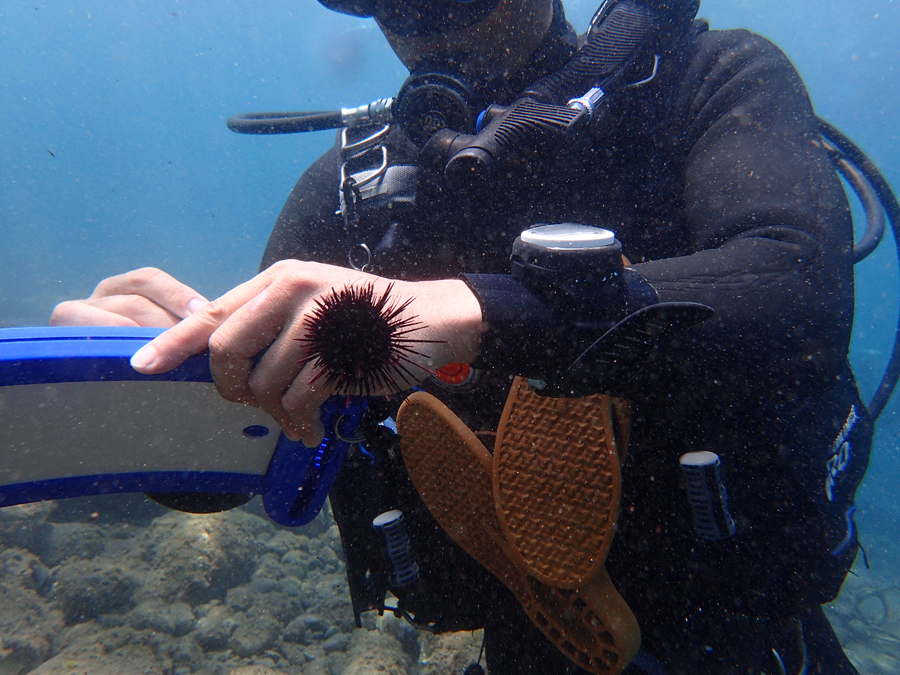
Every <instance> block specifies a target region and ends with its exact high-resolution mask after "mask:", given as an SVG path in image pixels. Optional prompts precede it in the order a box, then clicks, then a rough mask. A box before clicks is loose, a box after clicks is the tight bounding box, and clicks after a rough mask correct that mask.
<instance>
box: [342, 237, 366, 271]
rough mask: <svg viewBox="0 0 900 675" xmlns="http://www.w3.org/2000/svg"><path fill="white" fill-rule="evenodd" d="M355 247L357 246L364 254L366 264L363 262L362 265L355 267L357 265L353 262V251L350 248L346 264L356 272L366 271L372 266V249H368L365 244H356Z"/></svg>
mask: <svg viewBox="0 0 900 675" xmlns="http://www.w3.org/2000/svg"><path fill="white" fill-rule="evenodd" d="M357 246H359V247H360V248H362V249H363V250H364V251H365V252H366V262H364V263H363V264H362V265H359V266H357V264H356V263H355V262H353V249H352V248H351V249H350V250H349V251H347V262H349V263H350V267H352V268H353V269H355V270H356V271H357V272H365V271H366V270H367V269H368V267H369V265H371V264H372V249H370V248H369V246H368V245H367V244H365V243H362V244H357Z"/></svg>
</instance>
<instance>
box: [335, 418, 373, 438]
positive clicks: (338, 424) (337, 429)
mask: <svg viewBox="0 0 900 675" xmlns="http://www.w3.org/2000/svg"><path fill="white" fill-rule="evenodd" d="M345 417H347V416H346V415H338V417H337V419H336V420H335V421H334V435H335V436H337V437H338V439H339V440H341V441H343V442H344V443H350V444H353V443H360V442H362V441H364V440H365V438H366V437H365V436H363V435H362V434H357V435H356V436H344V434H342V433H341V422H342V421H343V420H344V418H345Z"/></svg>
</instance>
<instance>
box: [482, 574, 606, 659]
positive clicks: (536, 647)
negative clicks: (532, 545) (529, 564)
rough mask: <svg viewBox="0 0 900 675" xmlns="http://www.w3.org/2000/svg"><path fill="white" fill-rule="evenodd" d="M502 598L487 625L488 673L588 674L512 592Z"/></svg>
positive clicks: (485, 639)
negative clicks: (544, 629)
mask: <svg viewBox="0 0 900 675" xmlns="http://www.w3.org/2000/svg"><path fill="white" fill-rule="evenodd" d="M504 590H505V589H504ZM503 598H504V599H503V600H502V601H500V602H498V603H497V604H496V605H495V606H494V607H492V611H491V618H490V621H489V622H488V624H487V625H486V626H485V628H484V655H485V662H486V664H487V672H488V675H589V673H586V671H584V670H582V669H580V668H578V667H577V666H575V664H573V663H572V662H571V661H570V660H569V659H567V658H566V657H565V656H563V655H562V653H561V652H560V651H559V650H558V649H557V648H556V646H555V645H554V644H553V643H552V642H550V640H548V639H547V638H546V637H544V634H543V633H541V631H539V630H538V629H537V628H536V627H535V625H534V624H533V623H532V622H531V620H530V619H529V618H528V615H527V614H525V611H524V610H523V609H522V606H521V605H520V604H519V601H518V600H516V599H515V597H514V596H513V595H512V594H511V593H509V592H504V594H503Z"/></svg>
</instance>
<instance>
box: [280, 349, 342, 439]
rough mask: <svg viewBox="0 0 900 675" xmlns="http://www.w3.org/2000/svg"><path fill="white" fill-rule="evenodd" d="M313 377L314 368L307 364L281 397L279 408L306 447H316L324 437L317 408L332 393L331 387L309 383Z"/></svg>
mask: <svg viewBox="0 0 900 675" xmlns="http://www.w3.org/2000/svg"><path fill="white" fill-rule="evenodd" d="M314 378H315V370H314V369H313V367H312V366H311V365H307V366H306V367H304V368H303V370H302V371H301V373H300V375H298V376H297V378H296V379H295V380H294V382H293V383H292V384H291V386H290V387H289V388H288V390H287V391H286V392H285V393H284V396H283V397H282V399H281V408H282V410H284V412H285V413H286V415H287V419H288V420H289V425H290V427H291V428H292V430H294V432H295V433H296V435H297V436H299V438H300V440H302V441H303V444H304V445H305V446H306V447H308V448H314V447H316V446H317V445H319V444H320V443H321V442H322V440H323V439H324V438H325V427H324V426H322V417H321V413H320V412H319V408H320V407H321V405H322V404H323V403H325V401H326V400H328V397H329V396H331V395H332V394H333V393H334V390H333V387H324V386H319V383H318V382H317V383H315V384H310V382H311V380H313V379H314ZM284 428H285V427H284V426H282V429H284ZM285 433H286V434H287V431H285ZM288 435H289V436H290V434H288Z"/></svg>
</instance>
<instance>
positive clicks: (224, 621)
mask: <svg viewBox="0 0 900 675" xmlns="http://www.w3.org/2000/svg"><path fill="white" fill-rule="evenodd" d="M237 626H238V624H237V621H236V620H235V616H234V612H233V611H232V610H231V608H230V607H227V606H225V605H218V606H216V607H213V608H212V609H210V610H209V612H207V614H206V616H204V617H203V618H202V619H200V620H199V621H198V622H197V641H198V642H199V643H200V645H201V646H202V647H203V648H204V649H224V648H225V647H226V646H227V645H228V643H229V641H230V640H231V636H232V634H233V633H234V631H235V630H236V629H237Z"/></svg>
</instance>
